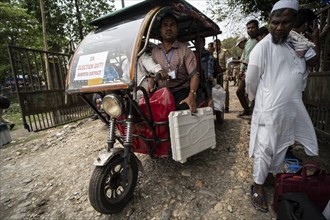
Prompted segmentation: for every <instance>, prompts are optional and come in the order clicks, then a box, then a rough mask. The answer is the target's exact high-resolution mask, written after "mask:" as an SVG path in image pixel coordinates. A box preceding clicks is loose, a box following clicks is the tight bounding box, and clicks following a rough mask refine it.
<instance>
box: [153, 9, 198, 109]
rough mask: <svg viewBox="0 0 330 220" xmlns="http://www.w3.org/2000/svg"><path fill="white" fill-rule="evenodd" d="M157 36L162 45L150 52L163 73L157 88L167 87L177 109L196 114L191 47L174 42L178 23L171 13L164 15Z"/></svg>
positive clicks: (193, 57)
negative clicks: (188, 110) (159, 35)
mask: <svg viewBox="0 0 330 220" xmlns="http://www.w3.org/2000/svg"><path fill="white" fill-rule="evenodd" d="M160 33H161V37H162V43H161V44H159V45H157V46H155V47H154V48H153V50H152V58H153V60H154V61H155V63H158V64H160V65H161V67H162V69H163V70H164V72H163V73H162V80H159V81H158V86H159V87H164V86H166V87H167V88H168V89H169V90H170V91H171V92H172V94H173V96H174V100H175V103H176V108H177V109H178V110H183V109H190V111H191V112H196V91H197V88H198V84H199V73H198V71H197V62H196V57H195V55H194V53H193V51H192V50H191V49H190V48H188V47H187V46H186V45H184V44H183V43H181V42H179V41H178V40H177V36H178V23H177V19H176V17H175V16H174V15H173V14H171V13H167V14H165V15H164V16H163V17H162V18H161V20H160Z"/></svg>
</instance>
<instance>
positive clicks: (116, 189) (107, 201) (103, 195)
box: [89, 155, 138, 214]
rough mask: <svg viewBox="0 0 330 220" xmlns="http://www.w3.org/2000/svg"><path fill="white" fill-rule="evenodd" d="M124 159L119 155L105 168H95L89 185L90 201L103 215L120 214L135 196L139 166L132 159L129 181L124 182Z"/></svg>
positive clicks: (129, 166)
mask: <svg viewBox="0 0 330 220" xmlns="http://www.w3.org/2000/svg"><path fill="white" fill-rule="evenodd" d="M123 173H124V158H122V157H121V156H120V155H117V156H115V157H113V158H111V159H110V161H109V162H108V164H106V165H105V166H98V167H95V170H94V172H93V174H92V176H91V179H90V183H89V200H90V202H91V205H92V206H93V207H94V209H95V210H96V211H98V212H100V213H102V214H112V213H118V212H120V211H121V210H122V209H123V208H125V206H126V205H127V204H128V202H129V201H130V199H131V198H132V196H133V193H134V189H135V187H136V183H137V179H138V164H137V161H136V158H135V157H131V158H130V163H129V164H128V170H127V181H125V180H124V177H123V176H124V175H123Z"/></svg>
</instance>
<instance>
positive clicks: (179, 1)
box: [90, 0, 221, 41]
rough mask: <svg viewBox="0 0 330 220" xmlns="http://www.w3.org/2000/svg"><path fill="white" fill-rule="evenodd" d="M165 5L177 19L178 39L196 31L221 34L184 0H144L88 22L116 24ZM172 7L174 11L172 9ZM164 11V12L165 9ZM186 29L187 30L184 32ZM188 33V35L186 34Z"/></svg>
mask: <svg viewBox="0 0 330 220" xmlns="http://www.w3.org/2000/svg"><path fill="white" fill-rule="evenodd" d="M166 6H170V7H171V9H169V10H170V12H171V13H172V14H173V15H174V16H175V17H176V18H177V20H178V26H179V29H180V31H179V35H178V39H180V40H181V41H187V40H191V39H193V38H195V36H192V35H191V33H196V34H197V33H198V35H199V36H203V37H208V36H215V35H217V34H221V30H220V28H219V26H218V25H217V24H216V23H215V22H213V21H212V20H211V19H210V18H208V17H206V16H205V15H204V14H203V13H202V12H200V11H199V10H198V9H196V8H195V7H194V6H192V5H191V4H189V3H188V2H186V1H184V0H166V1H165V0H145V1H142V2H140V3H138V4H135V5H132V6H129V7H126V8H122V9H119V10H116V11H114V12H111V13H109V14H107V15H104V16H102V17H100V18H97V19H95V20H93V21H92V22H91V23H90V24H91V25H94V26H96V27H97V28H102V27H103V26H109V25H110V26H112V25H117V24H118V23H123V22H126V21H127V20H131V19H132V18H134V17H141V16H144V15H146V14H147V13H148V12H149V11H150V10H152V9H155V8H157V7H159V8H164V7H166ZM173 9H174V10H175V11H173ZM164 13H166V10H165V12H164ZM192 18H193V19H194V21H197V23H198V24H199V25H198V27H197V25H196V22H195V24H193V23H192V22H191V21H192ZM159 19H160V18H159ZM186 29H187V31H186V32H185V30H186ZM188 29H189V30H188ZM159 30H160V26H159V28H156V29H153V33H152V37H153V38H158V39H159V38H160V33H159ZM188 33H190V34H189V36H187V34H188Z"/></svg>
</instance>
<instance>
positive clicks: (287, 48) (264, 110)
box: [246, 0, 318, 212]
mask: <svg viewBox="0 0 330 220" xmlns="http://www.w3.org/2000/svg"><path fill="white" fill-rule="evenodd" d="M280 2H291V1H289V0H281V1H280ZM296 4H297V5H298V3H296ZM274 7H275V6H274ZM286 8H289V9H290V10H287V11H283V10H282V11H281V14H279V15H277V17H276V15H275V16H274V17H272V15H271V19H270V21H271V23H270V30H271V33H270V34H268V35H267V36H266V37H265V38H264V39H263V40H262V41H260V42H259V43H258V44H257V45H256V46H255V48H254V49H253V50H252V52H251V54H250V60H249V65H248V69H247V73H246V92H247V94H248V97H249V100H250V101H252V100H255V106H254V110H253V115H252V121H251V132H250V146H249V156H250V157H252V156H254V164H253V165H254V167H253V179H254V185H253V186H252V187H251V194H252V197H251V198H252V204H253V205H254V206H255V207H256V208H257V209H258V210H260V211H264V212H266V211H267V210H268V208H267V204H265V203H266V202H265V199H264V198H265V194H264V189H263V184H264V182H265V180H266V177H267V175H268V173H269V172H273V173H277V172H278V171H279V169H280V167H281V164H282V163H283V160H284V158H285V154H286V151H287V148H288V147H289V146H290V145H292V144H294V142H295V141H298V142H299V143H301V144H302V145H303V146H304V148H305V152H306V154H307V155H311V156H314V155H318V145H317V139H316V135H315V130H314V127H313V124H312V122H311V119H310V117H309V115H308V113H307V111H306V109H305V106H304V104H303V101H302V91H303V89H304V85H305V81H306V80H307V74H308V73H307V71H306V61H305V58H304V57H299V56H298V55H297V54H296V52H295V50H294V49H293V48H292V45H291V44H290V43H288V42H287V37H288V33H289V32H290V30H291V27H290V26H287V27H284V28H283V26H285V25H287V23H288V22H291V20H294V18H295V16H294V15H295V11H294V10H295V8H296V7H295V5H294V6H291V5H290V4H289V6H286V5H285V4H284V9H286ZM280 9H283V8H280ZM291 9H294V10H291ZM275 10H278V9H276V8H275ZM273 11H274V9H273ZM290 13H292V14H290ZM274 19H275V20H274ZM272 21H273V23H272ZM279 25H282V26H281V27H279ZM279 29H280V31H278V30H279ZM283 29H285V30H284V31H283ZM284 32H285V34H284ZM286 32H287V33H286ZM274 38H275V40H274ZM274 42H275V43H274Z"/></svg>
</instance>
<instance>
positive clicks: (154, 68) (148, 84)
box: [136, 44, 164, 101]
mask: <svg viewBox="0 0 330 220" xmlns="http://www.w3.org/2000/svg"><path fill="white" fill-rule="evenodd" d="M152 48H153V47H152V45H150V44H149V45H148V46H147V48H146V50H145V52H144V53H143V54H142V55H141V56H140V57H139V60H138V67H137V85H138V86H142V87H144V88H145V89H146V90H147V92H148V93H152V92H153V91H154V84H155V80H154V78H144V77H145V76H146V75H148V74H151V75H153V76H156V74H161V75H164V73H163V69H162V67H161V65H159V64H157V63H155V62H154V60H153V59H152V56H151V50H152ZM142 96H143V93H142V92H141V91H138V92H137V98H136V100H137V101H139V100H140V98H141V97H142Z"/></svg>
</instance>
